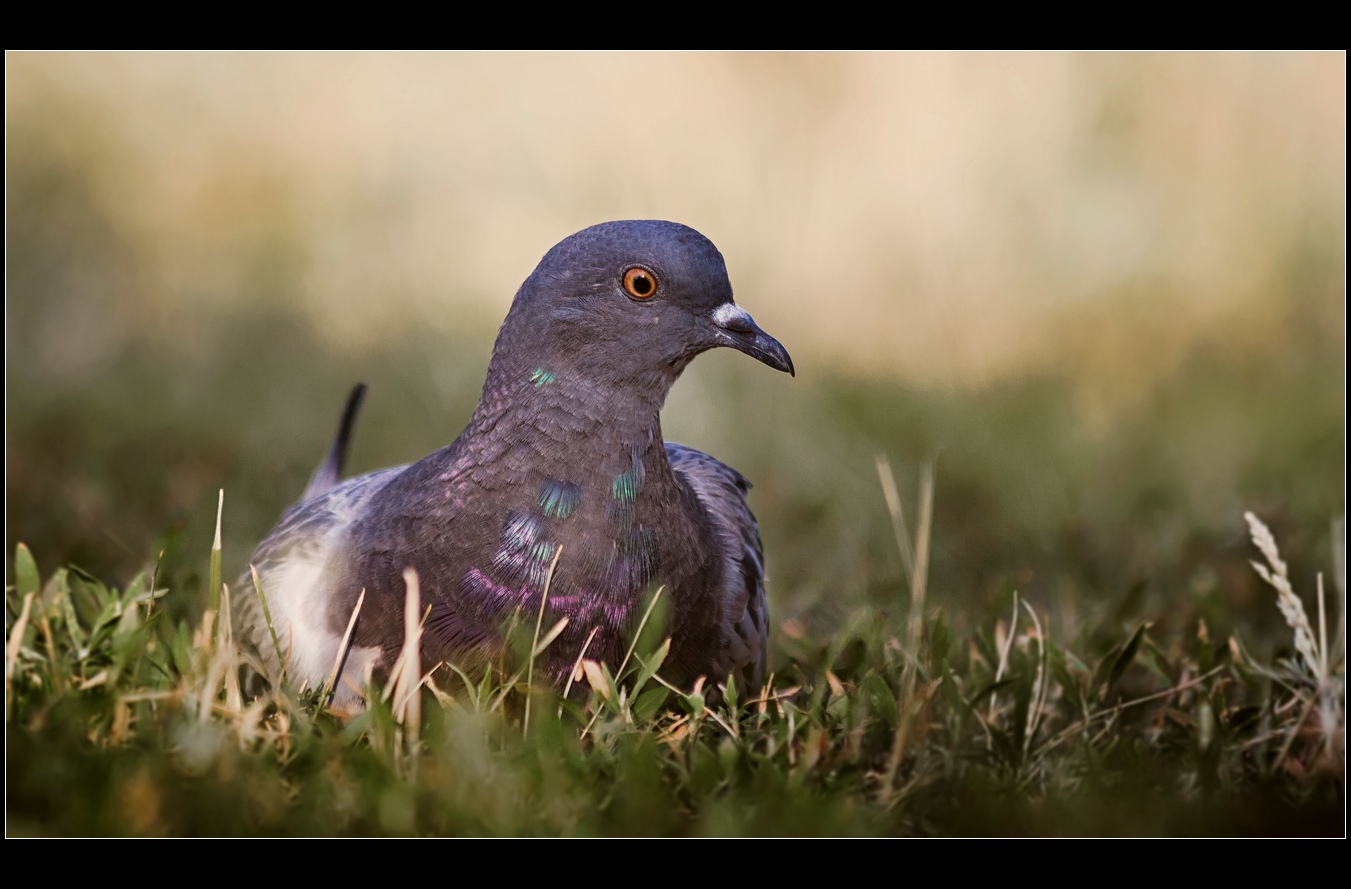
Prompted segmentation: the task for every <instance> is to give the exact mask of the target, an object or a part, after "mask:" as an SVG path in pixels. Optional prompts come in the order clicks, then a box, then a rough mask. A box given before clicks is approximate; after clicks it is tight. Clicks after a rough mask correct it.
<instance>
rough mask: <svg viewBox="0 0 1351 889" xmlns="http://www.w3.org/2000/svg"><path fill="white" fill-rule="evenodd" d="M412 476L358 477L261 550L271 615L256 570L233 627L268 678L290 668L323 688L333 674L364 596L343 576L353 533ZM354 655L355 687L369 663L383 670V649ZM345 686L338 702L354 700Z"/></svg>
mask: <svg viewBox="0 0 1351 889" xmlns="http://www.w3.org/2000/svg"><path fill="white" fill-rule="evenodd" d="M406 469H407V467H406V466H396V467H392V468H390V469H382V470H380V471H378V472H372V473H370V474H368V475H362V476H358V477H356V478H351V479H348V480H347V481H345V482H341V483H339V484H337V485H335V486H334V487H331V488H329V489H328V490H326V491H324V492H322V493H320V494H318V495H316V496H312V497H311V498H310V499H308V500H305V501H303V502H301V503H298V504H296V505H295V506H293V507H291V508H290V509H289V510H287V511H286V514H285V515H284V516H283V517H282V520H281V522H280V523H279V524H278V525H277V527H275V528H273V529H272V531H271V533H269V534H268V535H267V537H266V538H264V540H263V542H262V543H260V544H259V545H258V548H257V549H256V550H255V551H254V553H253V557H252V558H251V559H250V565H251V567H252V568H253V569H256V570H257V572H258V582H259V584H260V585H261V586H262V594H263V596H264V597H265V598H266V600H267V608H266V611H264V608H263V605H262V603H261V602H260V601H259V597H258V591H257V589H256V588H255V586H254V580H253V575H252V571H249V570H246V571H245V572H244V574H243V576H242V577H240V579H239V584H238V586H237V587H236V588H235V590H236V595H235V600H234V601H235V603H236V604H235V608H234V616H233V618H234V619H233V622H234V625H235V627H236V631H237V634H238V639H239V642H240V643H241V645H242V647H243V648H244V650H245V651H246V652H247V653H249V654H250V655H252V656H253V657H254V658H256V659H257V660H258V661H259V662H260V663H261V664H262V665H264V666H265V671H266V673H267V674H268V675H270V676H272V677H274V678H275V677H276V676H277V674H278V670H279V668H280V666H281V664H282V663H285V665H286V674H287V675H288V676H290V677H291V678H292V680H293V682H294V683H295V685H296V686H298V687H299V686H304V685H308V686H310V687H315V686H318V685H319V684H320V683H321V682H322V681H323V680H324V679H325V678H326V677H327V676H328V675H329V673H330V672H331V671H332V669H333V664H334V663H335V661H336V660H337V659H338V656H339V654H340V653H341V652H340V647H341V642H342V636H343V631H344V629H345V626H346V622H347V619H348V617H349V616H350V614H351V611H352V607H353V605H354V604H355V599H356V595H357V592H359V591H357V590H351V589H347V588H345V587H344V586H343V585H342V584H340V583H338V582H337V578H336V577H335V570H336V568H337V566H339V565H340V564H341V563H342V560H343V557H344V553H343V547H344V546H345V545H346V540H347V534H348V530H349V529H350V527H351V525H352V523H353V522H354V521H356V520H357V519H358V518H359V517H360V516H362V515H363V514H364V513H365V510H366V508H367V505H368V504H369V502H370V500H371V498H372V497H374V496H375V495H376V494H377V493H378V492H379V491H380V490H381V489H382V488H383V487H384V486H385V485H387V484H388V483H389V482H390V481H392V480H393V479H395V478H397V477H398V476H399V475H400V474H401V473H403V472H404V471H405V470H406ZM269 617H270V618H271V627H270V628H269V626H268V618H269ZM274 633H275V640H276V641H275V644H274V641H273V639H274V637H273V634H274ZM347 654H348V656H347V658H346V660H345V663H346V668H345V669H344V671H343V675H344V676H345V677H347V678H351V679H353V680H354V681H359V680H360V678H361V674H362V672H363V670H364V668H365V666H366V665H367V664H368V663H369V664H370V665H372V666H379V663H378V662H379V658H380V651H379V649H378V648H370V649H364V648H359V647H357V646H355V645H354V646H353V648H352V650H351V651H350V652H348V653H347ZM340 686H344V687H340V688H339V689H338V696H337V699H338V700H340V701H341V700H344V699H346V698H349V697H351V695H349V694H348V692H347V691H346V689H345V683H340Z"/></svg>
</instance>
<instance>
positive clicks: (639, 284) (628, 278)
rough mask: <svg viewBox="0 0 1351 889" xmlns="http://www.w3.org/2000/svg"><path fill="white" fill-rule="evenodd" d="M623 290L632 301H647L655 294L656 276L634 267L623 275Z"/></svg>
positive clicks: (639, 267)
mask: <svg viewBox="0 0 1351 889" xmlns="http://www.w3.org/2000/svg"><path fill="white" fill-rule="evenodd" d="M624 289H625V290H626V291H628V294H629V296H631V297H633V298H634V299H648V298H650V297H651V296H652V294H654V293H656V292H657V276H656V275H654V274H652V273H651V272H649V271H648V270H647V269H645V268H642V267H641V266H635V267H634V268H631V269H629V270H628V271H627V272H625V273H624Z"/></svg>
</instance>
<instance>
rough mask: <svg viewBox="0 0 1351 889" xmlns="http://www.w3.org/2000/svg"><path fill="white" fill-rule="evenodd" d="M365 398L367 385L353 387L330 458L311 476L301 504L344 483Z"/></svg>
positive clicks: (326, 458)
mask: <svg viewBox="0 0 1351 889" xmlns="http://www.w3.org/2000/svg"><path fill="white" fill-rule="evenodd" d="M365 397H366V384H365V383H357V384H356V385H355V386H353V387H352V394H351V395H348V396H347V407H345V408H343V411H342V420H341V421H339V423H338V434H337V436H336V437H334V439H333V446H332V447H330V448H329V449H328V456H327V457H325V458H324V462H323V463H320V464H319V468H318V469H316V470H314V475H312V476H310V483H309V484H308V485H306V486H305V493H304V494H302V495H301V496H300V502H301V503H305V502H306V501H308V500H313V499H314V498H315V497H318V496H319V495H321V494H323V493H324V492H326V491H327V490H328V489H329V488H332V487H333V486H334V485H336V484H337V483H338V482H340V481H342V470H343V466H344V465H345V464H346V463H347V442H348V439H350V438H351V437H352V426H353V425H354V424H355V423H356V419H357V411H359V410H361V400H362V399H363V398H365Z"/></svg>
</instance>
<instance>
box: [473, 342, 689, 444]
mask: <svg viewBox="0 0 1351 889" xmlns="http://www.w3.org/2000/svg"><path fill="white" fill-rule="evenodd" d="M669 388H670V384H669V382H667V381H665V380H659V379H658V380H652V381H650V382H649V384H647V385H634V383H633V382H632V381H628V380H625V381H621V382H614V383H611V382H607V381H602V380H597V379H596V378H595V377H594V376H593V375H582V374H578V373H575V372H573V371H571V370H570V369H569V368H567V367H566V366H563V367H556V366H551V365H549V364H548V363H547V362H546V363H540V364H539V365H528V366H527V365H526V364H521V365H518V366H515V367H502V366H500V365H499V364H497V363H495V365H494V367H493V368H492V369H491V370H490V371H489V374H488V379H487V381H486V382H485V383H484V386H483V394H482V395H481V396H480V398H479V403H478V407H477V408H476V409H475V411H474V415H473V417H472V418H471V420H470V422H469V427H468V429H467V430H466V432H468V433H469V434H470V435H471V436H472V437H474V438H477V439H479V440H480V441H492V440H495V441H499V442H511V443H512V444H513V445H528V446H531V447H533V448H535V449H536V450H540V451H542V452H553V455H554V456H559V457H566V458H567V459H568V462H579V461H583V460H586V459H599V458H604V457H607V456H611V455H614V454H617V453H623V454H625V455H628V454H631V453H633V452H641V453H643V454H646V453H648V452H651V451H658V452H662V458H663V462H664V451H663V448H664V444H663V442H662V438H661V420H660V412H661V407H662V403H663V402H664V401H665V399H666V393H667V391H668V390H669Z"/></svg>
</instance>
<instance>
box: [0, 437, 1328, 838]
mask: <svg viewBox="0 0 1351 889" xmlns="http://www.w3.org/2000/svg"><path fill="white" fill-rule="evenodd" d="M882 465H883V466H885V465H886V464H885V463H884V464H882ZM883 477H884V479H885V478H886V477H887V476H886V474H885V473H884V476H883ZM930 477H932V476H930ZM888 489H889V490H892V492H893V494H892V497H893V498H894V486H891V485H888ZM926 490H931V489H926ZM889 499H891V498H889ZM925 500H926V501H927V502H931V501H930V500H929V498H928V497H927V496H926V497H925ZM892 504H893V507H894V514H895V516H896V518H897V519H898V525H897V528H898V530H899V529H900V528H901V527H902V526H901V525H900V519H901V518H902V515H903V513H902V510H900V509H899V504H900V501H899V499H898V498H896V499H892ZM1248 522H1249V524H1250V526H1251V529H1252V536H1253V540H1254V542H1255V546H1256V550H1257V551H1258V552H1260V554H1261V557H1262V558H1261V560H1254V562H1253V567H1254V569H1255V570H1256V572H1257V573H1258V574H1259V575H1261V577H1262V579H1263V580H1264V581H1266V582H1267V583H1268V584H1270V586H1271V587H1272V588H1273V591H1274V595H1272V596H1271V597H1269V598H1270V601H1269V603H1268V605H1269V607H1271V608H1272V609H1273V610H1275V609H1276V607H1277V606H1278V605H1279V609H1280V611H1281V613H1282V614H1283V615H1284V618H1285V622H1286V624H1287V636H1288V641H1287V647H1293V649H1294V653H1293V654H1291V655H1289V656H1283V657H1278V658H1277V659H1276V660H1275V661H1274V662H1266V661H1263V660H1260V659H1258V658H1255V657H1254V656H1253V655H1252V653H1251V652H1250V650H1249V647H1248V644H1247V643H1245V642H1244V641H1243V638H1242V636H1241V635H1239V634H1237V633H1235V634H1233V635H1229V636H1228V637H1219V636H1215V635H1213V634H1212V632H1211V631H1210V629H1209V628H1208V625H1207V624H1206V622H1205V621H1204V619H1202V620H1200V621H1199V622H1198V624H1197V626H1196V630H1195V632H1190V633H1172V634H1168V635H1163V634H1160V633H1159V632H1158V631H1157V630H1156V629H1155V628H1154V627H1153V626H1152V625H1151V622H1148V621H1144V622H1140V623H1138V624H1135V625H1134V626H1133V627H1131V628H1130V629H1129V631H1128V632H1124V633H1122V634H1120V635H1119V636H1117V637H1113V638H1109V639H1106V640H1102V639H1098V640H1096V641H1094V642H1093V643H1092V644H1091V645H1090V648H1089V649H1085V648H1082V647H1078V648H1077V650H1076V647H1077V646H1076V644H1075V642H1076V640H1075V639H1074V638H1073V636H1072V634H1071V633H1070V632H1066V630H1054V629H1053V628H1052V625H1051V623H1050V620H1049V614H1048V613H1047V612H1046V611H1044V610H1041V609H1039V607H1038V606H1037V605H1036V604H1035V603H1033V602H1030V601H1028V599H1026V598H1023V597H1020V596H1019V595H1018V594H1017V593H1016V592H1015V593H1013V594H1012V596H1011V600H1010V601H1005V602H1003V603H1002V604H1003V606H1004V608H1003V609H1002V611H1003V613H1002V614H1001V615H999V616H997V617H994V618H993V619H992V620H988V621H986V622H983V623H981V625H979V626H978V627H977V628H976V630H975V631H974V632H973V633H971V634H969V635H968V636H966V637H964V638H963V637H959V636H957V635H956V634H954V632H953V630H952V627H951V624H950V622H949V620H948V619H947V618H946V617H945V615H944V614H943V612H942V611H941V609H939V610H933V611H929V612H927V613H926V612H924V611H923V607H922V605H920V603H921V602H922V598H921V596H919V595H916V596H915V597H913V598H912V602H914V603H915V605H916V607H915V608H914V609H913V611H910V610H907V611H903V612H897V613H896V614H895V615H890V616H889V615H887V614H881V613H879V614H859V615H857V619H856V620H855V621H851V622H850V623H849V624H848V625H847V626H846V627H843V628H842V629H841V630H840V631H839V632H837V633H836V634H835V635H834V636H833V637H831V638H829V639H827V640H824V645H823V646H810V645H808V646H804V647H803V648H802V649H801V650H800V651H799V652H798V653H797V654H794V655H791V656H789V657H788V658H787V659H786V661H784V662H781V663H780V664H779V668H778V671H777V673H776V675H775V676H774V677H772V678H771V679H770V681H769V682H768V683H767V684H766V686H765V687H764V688H762V689H738V688H735V687H734V686H725V687H722V688H721V689H720V692H721V693H720V694H719V695H718V696H717V698H718V699H719V702H718V703H717V704H713V703H712V699H710V698H709V697H708V695H707V692H708V691H709V690H711V687H710V686H705V685H704V684H702V683H701V684H699V685H697V686H696V687H695V688H694V689H676V688H672V687H670V686H668V685H666V684H665V683H664V682H663V681H662V680H661V678H660V666H661V661H662V658H663V656H664V654H665V651H666V647H665V645H664V644H663V643H662V642H661V640H660V633H656V634H654V633H653V632H647V633H643V632H642V628H641V627H640V628H639V634H638V636H637V637H636V638H635V640H634V645H633V647H632V648H631V649H630V656H629V658H627V659H626V660H625V662H624V663H623V664H620V665H618V669H616V670H614V671H613V672H611V671H610V670H609V669H608V668H607V667H606V666H604V665H601V664H596V663H594V662H590V661H580V662H579V665H578V670H577V673H576V678H577V681H578V689H579V690H581V691H583V692H585V694H581V695H578V694H573V695H572V696H570V697H564V696H560V695H558V694H556V693H555V692H553V691H550V690H547V689H542V688H540V687H539V686H538V685H536V684H533V683H532V681H531V679H530V675H531V673H530V666H531V664H532V663H533V658H534V656H536V655H538V653H539V652H540V651H542V650H543V649H544V648H545V647H546V646H547V644H548V642H549V641H551V637H552V634H549V633H544V634H543V636H542V635H541V625H540V622H539V619H538V617H535V616H518V618H519V620H517V621H516V622H515V626H516V629H517V630H518V631H519V632H516V633H515V635H514V636H513V638H515V639H516V641H517V643H518V644H517V645H516V646H515V649H514V650H515V652H516V655H517V658H516V661H515V665H508V666H505V667H504V668H503V669H502V670H498V671H492V672H490V673H489V674H487V675H485V676H482V677H474V676H469V675H466V674H464V673H461V672H459V671H458V670H455V669H453V668H451V669H445V668H443V669H439V670H436V671H433V672H432V673H430V674H428V675H427V676H425V677H423V678H422V680H421V682H420V683H419V682H417V681H416V680H415V679H414V680H413V681H409V676H410V674H409V671H408V670H407V669H404V670H402V671H399V670H396V671H395V673H396V675H395V677H394V678H393V679H392V680H391V683H390V687H388V688H385V689H383V690H382V689H379V688H374V687H372V688H370V689H368V691H367V700H368V701H369V702H370V703H369V706H368V707H367V708H366V709H365V710H363V711H361V712H359V713H357V714H356V715H355V716H351V715H350V714H337V713H334V712H332V711H330V710H327V709H326V708H325V707H324V702H325V701H326V700H327V698H328V695H327V694H326V691H325V690H324V689H318V690H314V689H296V688H293V687H292V686H291V685H290V684H289V683H288V682H287V681H286V680H285V679H284V677H281V678H280V681H277V682H276V683H275V684H274V686H273V687H272V688H271V689H269V690H268V691H267V692H265V693H264V694H263V695H261V696H260V697H258V698H257V699H254V700H248V699H246V698H245V697H243V696H242V695H241V693H240V688H239V683H238V669H239V665H240V661H239V654H238V652H237V650H236V649H235V647H234V645H233V642H232V640H231V639H230V635H229V630H228V621H226V620H222V619H219V617H220V615H219V614H218V613H217V611H216V610H214V609H209V608H208V609H207V610H206V611H205V613H204V614H202V616H201V618H200V620H199V621H197V622H195V623H190V622H189V621H187V620H179V621H177V622H175V621H174V620H172V619H171V618H170V617H169V616H168V613H167V611H166V609H165V608H164V603H165V602H166V601H167V599H168V598H171V597H172V596H173V595H174V594H175V593H174V591H173V590H172V589H164V588H160V587H159V586H158V582H157V579H156V577H155V576H153V574H152V575H149V576H147V575H145V574H141V575H138V576H137V577H136V578H135V579H133V580H132V581H131V582H130V583H129V584H128V585H127V586H126V587H125V588H124V589H122V590H117V589H112V588H110V587H108V586H106V585H105V584H103V583H101V582H99V581H97V580H96V579H94V578H92V577H90V576H88V575H86V574H84V573H83V572H80V571H78V570H76V569H58V570H56V571H54V572H52V573H50V574H48V575H47V576H46V577H43V576H41V575H40V573H39V571H38V568H37V566H36V564H35V562H34V560H33V557H32V555H31V554H30V553H29V551H28V549H27V548H26V547H24V546H22V545H20V546H19V547H18V548H17V549H16V552H15V557H14V562H13V564H14V570H15V577H16V581H15V584H14V585H13V586H12V587H10V588H9V589H8V590H7V597H6V598H7V604H8V610H7V622H6V630H7V637H8V640H9V641H8V644H7V647H6V702H7V710H6V725H7V740H8V744H7V748H8V753H7V756H8V760H7V765H8V771H9V778H10V785H9V794H8V800H7V813H8V816H9V829H10V832H11V833H12V834H67V835H89V834H133V835H161V834H169V835H183V834H286V835H302V834H348V835H443V834H452V835H461V834H472V835H479V834H483V835H568V836H573V835H614V834H673V835H726V834H795V835H796V834H806V835H812V834H862V835H890V834H901V835H968V834H1163V835H1170V834H1197V833H1217V834H1235V833H1243V834H1246V833H1258V834H1285V833H1293V834H1314V835H1337V834H1340V833H1341V832H1342V829H1343V828H1342V821H1341V818H1342V815H1341V812H1342V806H1343V795H1342V785H1343V781H1344V765H1343V764H1344V749H1343V743H1344V740H1343V739H1344V709H1345V669H1344V661H1343V659H1342V657H1341V655H1340V654H1339V652H1340V651H1341V650H1342V648H1343V645H1342V637H1343V630H1342V629H1341V628H1337V629H1335V630H1333V631H1332V632H1333V635H1332V636H1330V635H1329V627H1328V621H1327V617H1326V615H1327V603H1326V601H1325V598H1326V597H1325V596H1324V593H1323V583H1322V579H1321V576H1320V579H1319V587H1318V590H1319V594H1318V597H1317V614H1318V615H1319V618H1318V620H1317V622H1316V623H1317V626H1316V628H1315V626H1314V622H1311V621H1310V620H1309V619H1308V618H1307V616H1306V614H1305V611H1304V609H1303V606H1302V605H1301V604H1300V599H1299V597H1298V596H1296V595H1295V593H1294V591H1293V589H1292V588H1291V586H1290V582H1289V579H1288V574H1289V571H1288V568H1287V566H1286V564H1285V562H1284V561H1283V560H1282V558H1281V556H1280V553H1279V550H1278V548H1277V544H1276V542H1275V540H1274V538H1273V537H1272V536H1271V533H1270V531H1269V530H1268V529H1267V528H1266V527H1265V526H1264V525H1262V524H1261V523H1260V521H1259V520H1257V519H1256V517H1254V516H1251V515H1249V517H1248ZM918 524H919V528H918V529H917V531H916V535H915V538H914V539H913V540H909V539H908V538H906V537H904V536H902V537H901V540H902V541H904V542H907V543H908V544H909V545H910V547H911V548H912V549H913V552H912V560H911V563H910V564H912V565H913V566H914V572H915V573H914V574H913V575H912V582H913V583H914V584H915V585H916V587H919V586H920V585H922V584H923V583H924V579H925V578H924V569H923V565H924V563H925V561H926V559H927V549H928V546H927V543H926V539H927V534H928V529H929V526H930V524H931V522H930V514H929V513H928V512H927V511H926V510H925V509H924V508H921V509H920V511H919V513H918ZM901 533H902V534H903V533H904V532H903V531H902V532H901ZM210 561H211V563H212V568H211V574H212V576H214V577H219V574H218V571H219V567H218V565H219V550H218V549H213V551H212V557H211V560H210ZM406 579H407V581H408V588H409V608H408V612H407V618H408V621H407V626H408V627H409V634H410V635H409V644H410V645H411V646H414V647H415V646H416V638H417V633H418V632H419V630H418V619H417V615H418V611H419V609H418V605H417V601H418V600H417V579H416V575H415V574H412V572H409V576H408V577H407V578H406ZM1336 586H1337V589H1338V591H1339V593H1340V594H1341V595H1342V597H1343V599H1344V579H1343V578H1342V577H1341V576H1340V575H1339V576H1338V577H1337V584H1336ZM218 595H219V598H218V599H217V601H219V602H220V603H221V610H222V611H225V610H228V603H229V600H230V591H229V588H228V586H226V585H222V588H221V589H220V590H219V593H218ZM213 598H214V597H213ZM651 613H652V609H651V608H649V610H648V614H651ZM531 617H534V619H533V620H532V619H531ZM802 641H805V640H802ZM1330 644H1331V647H1329V645H1330ZM1094 648H1097V649H1105V650H1104V651H1103V653H1102V654H1100V655H1099V654H1095V653H1094V652H1093V651H1092V650H1091V649H1094ZM414 650H415V648H414ZM401 660H402V659H401ZM579 660H580V659H579ZM411 663H412V664H413V665H415V664H416V661H415V660H414V661H412V662H411ZM405 666H407V665H405ZM411 675H412V676H416V674H411ZM419 685H420V686H421V688H419ZM588 689H589V690H588ZM391 692H392V694H391Z"/></svg>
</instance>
